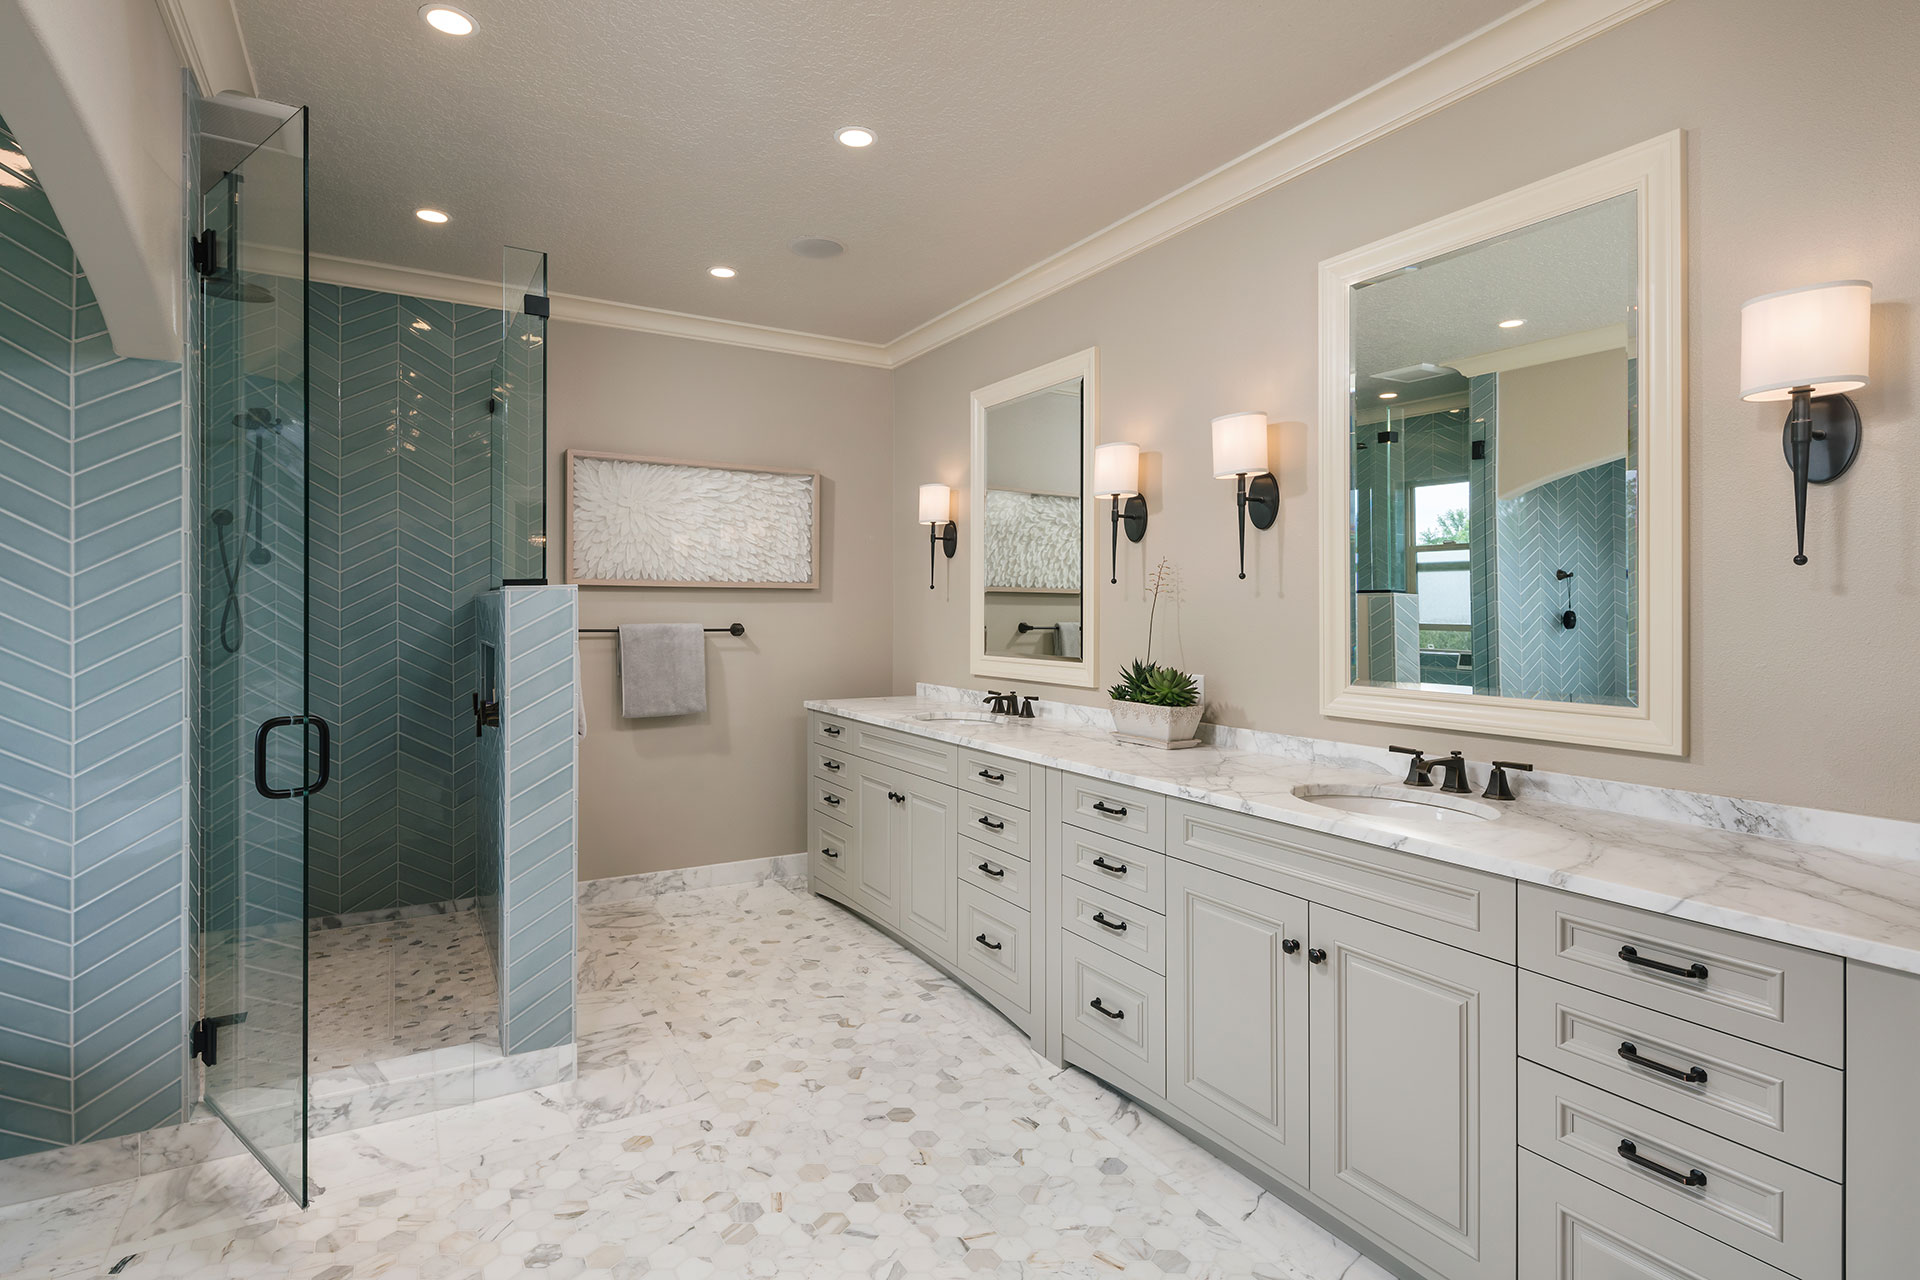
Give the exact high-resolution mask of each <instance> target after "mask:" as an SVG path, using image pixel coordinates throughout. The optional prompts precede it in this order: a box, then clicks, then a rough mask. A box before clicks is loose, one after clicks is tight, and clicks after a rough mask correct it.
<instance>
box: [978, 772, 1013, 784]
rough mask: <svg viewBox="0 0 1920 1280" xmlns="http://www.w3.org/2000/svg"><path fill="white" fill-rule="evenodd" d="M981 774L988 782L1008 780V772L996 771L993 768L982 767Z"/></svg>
mask: <svg viewBox="0 0 1920 1280" xmlns="http://www.w3.org/2000/svg"><path fill="white" fill-rule="evenodd" d="M980 776H981V777H983V778H985V779H986V780H987V781H988V782H1005V781H1006V780H1007V775H1006V774H1004V773H995V772H994V771H993V770H991V769H982V770H981V771H980Z"/></svg>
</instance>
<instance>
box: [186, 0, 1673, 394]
mask: <svg viewBox="0 0 1920 1280" xmlns="http://www.w3.org/2000/svg"><path fill="white" fill-rule="evenodd" d="M1664 3H1666V0H1534V3H1532V4H1529V5H1526V6H1524V7H1522V8H1519V9H1516V10H1514V11H1513V12H1512V13H1509V14H1507V15H1506V16H1504V17H1502V18H1499V19H1497V20H1495V21H1494V22H1491V23H1489V24H1488V25H1487V26H1484V27H1482V28H1480V29H1479V30H1478V31H1475V32H1472V33H1471V34H1469V35H1466V36H1463V37H1462V38H1461V39H1459V40H1457V41H1455V42H1454V43H1453V44H1450V45H1448V46H1447V47H1446V48H1444V49H1441V50H1439V51H1438V52H1437V53H1434V54H1432V55H1430V56H1428V57H1426V58H1423V59H1422V60H1421V61H1419V62H1416V63H1414V64H1413V65H1412V66H1410V67H1408V68H1406V69H1405V70H1403V71H1400V72H1397V73H1395V74H1394V75H1392V76H1389V77H1387V78H1386V79H1385V80H1382V81H1380V82H1379V83H1378V84H1376V85H1374V86H1373V87H1371V88H1369V89H1364V90H1362V91H1361V92H1359V93H1357V94H1355V95H1354V96H1353V97H1351V98H1348V99H1347V100H1346V101H1345V102H1342V103H1339V104H1338V105H1336V106H1333V107H1329V108H1328V109H1327V110H1326V111H1323V112H1321V113H1320V114H1319V115H1318V116H1315V117H1314V118H1313V119H1311V120H1309V121H1307V122H1306V123H1304V124H1302V125H1299V126H1298V127H1296V128H1293V129H1290V130H1288V131H1287V132H1286V133H1283V134H1281V135H1280V136H1279V137H1277V138H1275V139H1273V140H1272V141H1270V142H1267V143H1264V144H1262V145H1261V146H1259V147H1256V148H1255V149H1254V150H1252V151H1249V152H1247V154H1245V155H1243V156H1241V157H1239V158H1238V159H1236V160H1231V161H1229V162H1228V163H1226V164H1224V165H1222V166H1221V167H1220V168H1218V169H1215V170H1214V171H1213V172H1211V173H1209V174H1206V175H1205V176H1203V177H1201V178H1198V179H1196V180H1195V181H1193V182H1190V183H1188V184H1187V185H1186V186H1184V187H1181V188H1180V189H1179V190H1177V191H1174V192H1172V193H1171V194H1169V195H1166V196H1163V197H1161V198H1160V199H1159V200H1156V201H1154V202H1153V203H1152V204H1150V205H1147V206H1146V207H1145V208H1142V209H1139V210H1137V211H1136V212H1134V213H1131V214H1129V215H1127V216H1126V217H1124V218H1122V219H1120V220H1119V221H1118V222H1115V223H1113V224H1112V225H1110V226H1108V227H1106V228H1105V229H1103V230H1101V231H1097V232H1095V233H1094V234H1093V235H1091V236H1088V237H1087V238H1086V239H1084V240H1081V241H1079V242H1078V243H1076V244H1074V245H1071V246H1069V247H1068V248H1066V249H1063V250H1062V251H1061V252H1059V253H1057V254H1054V255H1053V256H1052V257H1050V258H1047V259H1045V260H1043V261H1041V262H1039V263H1036V264H1035V265H1034V266H1031V267H1029V268H1027V269H1026V270H1025V271H1022V272H1021V273H1019V274H1018V275H1016V276H1013V277H1012V278H1010V279H1008V280H1006V281H1003V282H1002V283H1000V284H998V285H995V286H994V287H993V288H991V289H989V290H987V291H986V292H984V293H981V294H978V295H976V296H975V297H973V298H971V299H969V300H968V301H966V302H963V303H961V304H960V305H959V306H957V307H955V308H953V309H952V310H951V311H947V312H945V313H944V314H942V315H939V316H936V317H935V318H934V319H932V320H929V321H927V322H926V323H925V324H922V325H919V326H917V327H915V328H913V329H911V330H908V331H907V332H906V333H904V334H902V335H900V336H899V337H898V338H895V339H894V340H893V341H891V342H887V343H875V342H857V341H854V340H853V339H850V338H835V337H831V336H828V335H826V334H818V333H803V332H800V331H798V330H793V329H776V328H772V327H769V326H766V325H755V324H746V323H743V322H741V321H737V320H721V319H718V318H715V317H712V316H697V315H689V314H687V313H685V312H680V311H662V310H659V309H657V308H653V307H642V306H637V305H634V304H632V303H626V302H613V301H610V300H608V299H604V298H586V297H580V296H577V295H574V294H564V293H557V294H554V295H553V318H554V319H556V320H569V321H573V322H575V323H578V324H593V325H601V326H604V327H606V328H612V329H629V330H632V331H634V332H636V333H654V334H662V335H665V336H668V337H675V338H691V339H693V340H695V341H699V342H719V343H726V344H729V345H732V346H739V347H752V348H754V349H756V350H760V351H777V352H782V353H784V354H787V355H797V356H807V357H810V358H812V359H816V360H837V361H842V362H844V363H848V364H859V365H867V366H869V367H872V368H878V369H892V368H897V367H899V366H900V365H903V364H905V363H907V362H908V361H909V360H913V359H916V358H918V357H920V356H923V355H925V354H926V353H927V352H929V351H932V350H934V349H935V348H936V347H940V346H944V345H945V344H947V343H949V342H952V341H953V340H954V339H956V338H960V337H963V336H965V335H966V334H969V333H971V332H973V331H974V330H975V329H978V328H981V327H982V326H984V325H988V324H991V323H992V322H993V321H995V320H998V319H1000V318H1001V317H1003V316H1007V315H1011V314H1012V313H1013V312H1015V311H1018V310H1020V309H1021V308H1023V307H1027V306H1031V305H1032V304H1033V303H1035V302H1038V301H1040V300H1041V299H1042V298H1046V297H1048V296H1049V295H1051V294H1054V293H1058V292H1059V291H1060V290H1062V289H1065V288H1067V287H1068V286H1069V285H1073V284H1076V283H1078V282H1079V281H1081V280H1084V279H1086V278H1088V277H1089V276H1092V275H1095V274H1097V273H1099V272H1101V271H1104V270H1106V269H1107V268H1108V267H1111V266H1113V265H1115V264H1116V263H1119V262H1124V261H1125V260H1126V259H1128V258H1130V257H1132V256H1133V255H1135V254H1137V253H1140V252H1143V251H1144V250H1147V249H1150V248H1152V247H1153V246H1154V245H1157V244H1159V243H1161V242H1162V241H1165V240H1169V239H1171V238H1173V237H1174V236H1177V235H1179V234H1180V233H1181V232H1183V231H1186V230H1188V229H1190V228H1192V227H1195V226H1197V225H1199V224H1200V223H1202V222H1205V221H1206V220H1207V219H1209V218H1212V217H1215V216H1217V215H1219V214H1222V213H1225V212H1226V211H1227V210H1229V209H1232V208H1234V207H1235V206H1237V205H1240V204H1243V203H1245V202H1246V201H1248V200H1251V199H1253V198H1254V197H1256V196H1259V195H1263V194H1264V193H1266V192H1268V191H1271V190H1273V189H1274V188H1276V187H1279V186H1282V185H1284V184H1286V183H1288V182H1291V181H1292V180H1293V179H1295V178H1298V177H1300V176H1301V175H1303V174H1306V173H1310V172H1312V171H1313V170H1314V169H1317V168H1319V167H1320V166H1321V165H1323V164H1326V163H1328V162H1330V161H1333V160H1337V159H1339V158H1340V157H1341V156H1343V155H1346V154H1347V153H1348V152H1350V151H1354V150H1356V149H1358V148H1360V147H1363V146H1365V145H1366V144H1367V143H1369V142H1372V141H1374V140H1376V139H1378V138H1382V137H1385V136H1386V135H1388V134H1390V133H1393V132H1395V131H1397V130H1399V129H1403V128H1405V127H1406V126H1408V125H1410V124H1413V123H1415V122H1416V121H1419V120H1423V119H1425V118H1426V117H1428V116H1430V115H1433V114H1434V113H1435V112H1438V111H1442V110H1444V109H1446V108H1447V107H1449V106H1451V105H1453V104H1454V103H1456V102H1459V101H1460V100H1461V99H1463V98H1467V97H1470V96H1472V95H1473V94H1475V93H1478V92H1479V91H1481V90H1482V89H1486V88H1488V87H1490V86H1492V85H1495V84H1498V83H1500V82H1501V81H1502V80H1506V79H1508V78H1510V77H1512V76H1515V75H1518V74H1520V73H1521V72H1523V71H1526V70H1528V69H1529V68H1532V67H1535V66H1538V65H1539V64H1540V63H1542V62H1545V61H1546V60H1547V59H1549V58H1552V57H1554V56H1555V55H1557V54H1560V53H1564V52H1565V51H1567V50H1568V49H1571V48H1573V47H1574V46H1575V45H1578V44H1581V43H1583V42H1585V41H1587V40H1591V39H1593V38H1594V37H1595V36H1598V35H1601V34H1604V33H1605V32H1607V31H1611V30H1612V29H1613V28H1615V27H1617V26H1620V25H1621V24H1622V23H1625V22H1629V21H1631V20H1632V19H1634V18H1637V17H1639V16H1640V15H1641V14H1643V13H1646V12H1648V11H1649V10H1651V9H1656V8H1658V7H1659V6H1660V5H1662V4H1664ZM202 7H206V8H209V9H226V10H227V11H228V12H229V13H230V12H231V0H161V8H162V10H163V11H167V10H172V9H175V8H180V9H188V10H191V11H194V12H198V11H199V10H200V9H201V8H202ZM171 25H172V21H171V19H169V26H170V27H171ZM241 52H242V55H243V56H244V53H245V48H244V46H242V49H241ZM312 272H313V278H314V279H316V280H322V281H326V282H328V283H331V284H342V285H351V286H353V287H355V288H361V289H374V290H379V291H382V292H387V293H401V294H407V295H409V296H412V297H423V298H437V299H439V300H441V301H444V302H463V303H468V304H471V305H474V306H482V307H497V306H499V305H500V285H499V283H498V282H497V281H486V280H474V279H470V278H467V277H463V276H451V275H443V274H441V273H439V272H435V271H419V270H416V269H413V268H410V267H397V266H391V265H388V264H385V263H376V262H362V261H358V260H356V259H352V258H333V257H326V256H322V255H315V256H314V259H313V266H312Z"/></svg>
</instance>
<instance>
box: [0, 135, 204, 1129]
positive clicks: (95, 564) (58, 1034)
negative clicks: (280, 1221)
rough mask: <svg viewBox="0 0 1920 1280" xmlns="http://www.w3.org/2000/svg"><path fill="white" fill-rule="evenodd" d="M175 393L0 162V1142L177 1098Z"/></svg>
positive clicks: (183, 448) (23, 177)
mask: <svg viewBox="0 0 1920 1280" xmlns="http://www.w3.org/2000/svg"><path fill="white" fill-rule="evenodd" d="M0 145H4V146H5V148H6V149H7V150H8V151H9V152H12V153H15V154H18V153H19V152H20V151H21V148H20V146H19V145H18V143H17V142H16V141H15V140H14V138H13V136H12V134H11V132H10V131H9V130H7V128H6V126H5V124H4V122H0ZM181 393H182V385H181V370H180V366H179V365H177V364H167V363H155V362H151V361H140V360H122V359H120V358H118V357H117V356H115V355H114V353H113V350H112V346H111V343H110V342H109V340H108V337H107V333H106V325H105V323H104V322H103V320H102V319H101V314H100V308H99V306H98V304H97V303H96V302H95V300H94V298H93V294H92V291H91V289H90V288H89V287H88V284H87V278H86V273H85V271H84V269H83V268H82V266H81V264H80V263H79V262H78V261H77V260H76V259H75V257H74V254H73V250H72V248H71V246H70V245H69V244H68V242H67V239H66V237H65V235H64V234H63V233H62V231H61V228H60V223H59V220H58V219H57V218H56V217H55V216H54V213H53V210H52V207H51V206H50V205H49V203H48V202H47V200H46V197H45V196H44V194H43V193H42V192H41V190H40V187H39V184H38V183H37V181H36V180H35V179H34V176H33V174H32V171H31V163H30V161H29V162H27V163H25V164H22V165H17V166H12V167H8V166H4V165H0V545H3V546H4V547H5V548H6V551H7V554H6V555H4V556H0V1158H4V1157H9V1156H16V1155H22V1154H26V1153H29V1152H33V1151H41V1150H46V1149H49V1148H53V1147H58V1146H63V1145H67V1144H70V1143H74V1142H85V1141H91V1140H94V1139H100V1138H108V1137H115V1136H119V1135H122V1134H128V1133H134V1132H137V1131H139V1130H142V1129H147V1128H151V1127H154V1126H156V1125H161V1124H167V1123H171V1122H175V1121H177V1120H178V1119H179V1118H180V1116H181V1113H182V1108H183V1105H184V1101H185V1081H186V1070H185V1068H186V1055H185V1045H186V1010H185V999H186V987H185V951H184V947H185V922H186V905H187V904H186V885H187V874H188V864H187V828H186V822H187V804H188V793H187V786H186V772H187V696H188V687H187V680H188V656H189V655H188V644H189V630H188V626H187V617H188V612H187V610H188V597H187V589H188V585H189V584H188V582H187V579H186V570H185V566H186V564H187V537H188V531H187V524H186V519H187V516H186V512H187V504H186V498H185V491H186V484H187V476H188V473H187V441H186V434H185V432H184V430H183V410H182V403H181Z"/></svg>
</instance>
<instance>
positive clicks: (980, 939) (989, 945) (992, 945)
mask: <svg viewBox="0 0 1920 1280" xmlns="http://www.w3.org/2000/svg"><path fill="white" fill-rule="evenodd" d="M973 940H974V941H975V942H977V943H979V944H980V945H981V946H983V947H985V948H986V949H987V950H989V951H998V950H1000V944H999V943H998V942H988V941H987V935H986V934H984V933H982V934H977V935H975V937H974V939H973Z"/></svg>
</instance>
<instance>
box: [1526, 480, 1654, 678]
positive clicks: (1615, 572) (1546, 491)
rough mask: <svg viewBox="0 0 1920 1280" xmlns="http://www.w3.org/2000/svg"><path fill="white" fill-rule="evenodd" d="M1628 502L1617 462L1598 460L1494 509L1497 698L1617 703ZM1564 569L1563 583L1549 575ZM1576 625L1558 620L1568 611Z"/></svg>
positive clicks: (1625, 621) (1626, 631)
mask: <svg viewBox="0 0 1920 1280" xmlns="http://www.w3.org/2000/svg"><path fill="white" fill-rule="evenodd" d="M1627 501H1628V487H1627V468H1626V464H1625V463H1624V462H1623V461H1614V462H1605V463H1601V464H1600V465H1599V466H1595V467H1589V468H1587V469H1586V470H1585V471H1577V472H1575V473H1574V474H1572V475H1570V476H1563V477H1561V478H1560V479H1558V480H1553V481H1550V482H1548V483H1546V484H1543V485H1539V486H1537V487H1535V488H1532V489H1529V490H1527V491H1526V492H1524V493H1519V494H1515V495H1513V496H1511V497H1508V498H1503V499H1501V500H1500V503H1499V516H1498V519H1499V525H1500V532H1499V539H1500V565H1499V577H1500V587H1499V590H1500V669H1501V681H1502V687H1501V692H1502V693H1503V694H1505V695H1507V696H1510V697H1520V698H1552V699H1554V700H1556V701H1572V702H1598V703H1622V702H1625V701H1626V700H1627V698H1628V697H1629V696H1630V694H1629V690H1628V688H1627V686H1626V677H1627V667H1626V664H1625V663H1624V662H1623V661H1621V657H1620V656H1621V653H1622V651H1623V649H1624V648H1625V646H1626V644H1627V638H1628V636H1629V635H1630V634H1631V625H1630V619H1629V618H1628V616H1627V615H1626V614H1625V613H1623V612H1622V611H1621V609H1620V607H1619V606H1620V603H1621V593H1620V591H1619V588H1618V582H1619V579H1620V578H1621V577H1622V576H1623V575H1624V573H1625V567H1624V566H1623V565H1622V563H1621V555H1620V541H1619V538H1620V535H1621V532H1622V531H1623V529H1624V527H1625V516H1624V515H1623V514H1622V513H1623V511H1624V508H1625V505H1626V503H1627ZM1557 569H1566V570H1568V571H1569V572H1571V573H1572V574H1573V578H1572V580H1571V581H1570V582H1561V581H1557V580H1556V579H1555V578H1554V572H1555V570H1557ZM1569 587H1571V588H1572V591H1571V600H1572V607H1573V609H1574V612H1575V614H1576V616H1577V618H1578V620H1579V621H1578V625H1577V626H1576V627H1575V628H1574V629H1573V630H1571V631H1569V630H1567V629H1566V628H1565V627H1563V626H1562V625H1561V623H1560V615H1561V613H1562V611H1563V610H1565V609H1566V608H1567V606H1568V599H1569V591H1568V588H1569Z"/></svg>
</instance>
